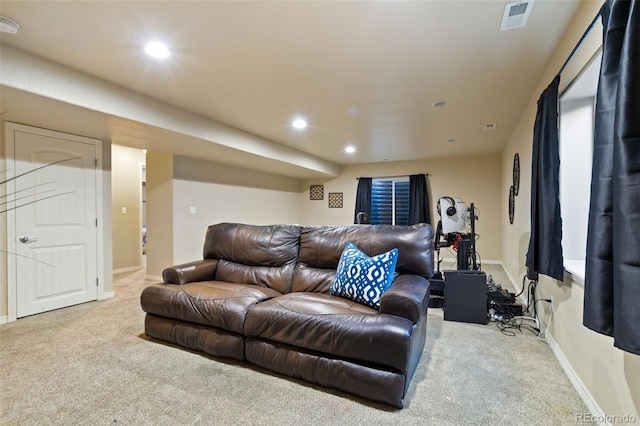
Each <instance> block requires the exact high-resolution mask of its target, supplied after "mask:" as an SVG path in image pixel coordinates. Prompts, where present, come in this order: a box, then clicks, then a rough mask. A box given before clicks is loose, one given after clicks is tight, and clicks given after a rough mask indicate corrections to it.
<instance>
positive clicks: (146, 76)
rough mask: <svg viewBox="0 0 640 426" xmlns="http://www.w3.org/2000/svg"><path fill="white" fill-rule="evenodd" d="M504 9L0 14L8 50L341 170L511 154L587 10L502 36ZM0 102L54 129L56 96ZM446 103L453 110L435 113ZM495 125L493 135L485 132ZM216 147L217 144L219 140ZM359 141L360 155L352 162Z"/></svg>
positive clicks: (196, 8)
mask: <svg viewBox="0 0 640 426" xmlns="http://www.w3.org/2000/svg"><path fill="white" fill-rule="evenodd" d="M506 3H508V2H506V1H489V0H477V1H456V0H448V1H411V2H410V1H269V0H267V1H194V2H187V1H162V2H159V1H158V2H150V1H143V2H134V1H117V2H111V1H85V2H71V1H64V2H61V1H43V2H40V1H7V0H2V2H1V3H0V13H1V14H2V15H3V16H7V17H9V18H11V19H13V20H15V21H17V22H18V23H19V24H20V31H19V32H18V33H17V34H2V35H1V39H0V41H1V42H2V44H3V45H5V46H12V47H13V48H16V49H19V50H21V51H24V52H27V53H29V54H32V55H35V56H38V57H40V58H43V59H45V60H48V61H53V62H56V63H58V64H61V65H63V66H65V67H68V68H71V69H74V70H77V71H80V72H82V73H85V74H87V75H89V76H92V77H95V78H97V79H100V80H104V81H105V82H106V83H109V84H112V85H117V86H120V87H121V88H125V89H127V90H129V91H133V92H136V93H135V95H136V96H139V95H143V96H146V97H150V98H153V99H155V100H158V101H160V102H161V103H162V104H163V105H164V104H168V105H170V106H173V107H176V108H179V109H180V110H184V111H183V112H184V113H185V114H186V116H190V117H200V118H202V119H206V120H209V121H212V122H213V121H215V122H220V123H225V124H227V125H229V126H232V127H234V128H237V129H241V130H243V131H244V132H245V133H249V134H252V135H257V136H258V137H259V138H257V140H258V142H257V143H268V144H271V147H273V146H275V145H274V144H273V143H274V142H275V143H276V144H281V145H284V146H286V147H287V149H288V150H289V152H293V151H295V152H300V153H302V154H304V155H307V156H308V157H307V158H311V159H318V160H320V161H325V162H328V163H332V164H333V165H338V166H339V165H344V164H354V163H371V162H379V161H387V160H388V161H401V160H415V159H423V158H425V159H426V158H438V157H446V156H454V155H474V154H482V153H490V152H499V151H500V150H501V149H502V147H503V146H504V144H505V143H506V141H507V138H508V137H509V135H510V134H511V132H512V130H513V128H514V126H515V125H516V123H517V120H518V119H519V118H520V116H521V114H522V112H523V109H524V107H525V105H526V104H527V102H528V101H529V99H530V98H531V97H532V96H534V93H532V92H533V90H534V89H535V87H536V85H537V83H538V81H539V80H540V78H541V76H542V73H543V72H544V71H545V69H546V67H547V65H548V63H549V60H550V58H551V56H552V55H553V53H554V51H555V49H556V47H557V45H558V43H559V41H560V39H561V38H562V36H563V34H564V31H565V29H566V27H567V26H568V24H569V22H570V21H571V19H572V18H573V16H574V14H575V12H576V10H577V8H578V7H579V5H580V2H579V1H578V0H563V1H550V0H547V1H545V0H537V1H536V2H535V3H534V5H533V11H532V13H531V16H530V18H529V22H528V24H527V26H526V27H525V28H520V29H514V30H510V31H505V32H500V31H499V28H500V20H501V19H502V14H503V10H504V6H505V4H506ZM152 39H158V40H162V41H164V42H165V43H166V44H168V46H169V48H170V49H171V51H172V55H171V57H170V58H169V59H167V60H164V61H157V60H152V59H151V58H149V57H148V56H146V55H145V54H144V52H143V47H144V45H145V43H146V42H148V41H150V40H152ZM0 76H1V74H0ZM51 84H55V82H51ZM3 92H4V93H3V99H2V111H3V112H4V111H6V113H5V115H4V116H3V118H4V119H7V120H10V119H16V116H20V114H24V113H25V111H28V108H27V109H26V110H20V108H19V105H20V104H21V102H22V104H24V105H33V106H34V108H31V112H30V113H31V114H32V116H31V120H32V121H34V122H36V123H37V122H44V121H46V120H45V118H44V117H42V118H41V119H40V120H38V118H37V117H35V115H36V114H45V115H46V108H36V107H35V104H36V103H37V102H39V100H41V101H42V102H51V101H50V100H49V101H45V100H44V99H41V98H42V96H40V97H39V96H34V94H29V93H26V91H25V90H23V89H21V90H9V88H8V87H3ZM35 94H36V95H37V93H35ZM23 95H24V96H25V98H24V99H23V100H22V101H20V99H19V98H20V97H21V96H23ZM5 98H6V99H5ZM9 99H10V101H9ZM25 99H28V102H27V101H26V100H25ZM440 100H448V101H449V102H450V104H449V106H448V107H446V108H441V109H436V108H433V107H432V104H433V103H434V102H436V101H440ZM74 108H75V107H74ZM83 108H85V109H88V110H89V111H93V109H92V107H91V105H84V106H83ZM74 110H75V109H74ZM95 110H96V111H99V109H98V108H95ZM21 111H22V112H21ZM60 111H63V106H62V105H61V106H60ZM93 114H100V116H101V117H102V120H103V123H104V122H105V120H109V121H110V123H111V124H110V125H102V127H103V128H102V129H101V130H100V131H99V133H100V135H98V136H100V137H104V138H108V139H109V140H112V141H114V143H122V144H125V145H130V146H136V147H139V148H143V147H145V148H149V149H156V146H155V145H154V143H158V142H157V140H158V135H157V134H154V133H153V132H152V131H150V127H149V126H148V125H146V124H140V123H136V121H135V120H134V119H132V117H126V116H121V117H117V118H118V120H119V121H118V122H119V123H120V125H113V120H114V117H113V116H109V117H107V116H106V115H105V114H104V112H93ZM296 114H300V115H303V116H305V117H307V118H308V120H309V123H310V124H309V128H308V129H307V130H306V131H305V132H300V131H296V130H294V129H292V128H291V127H290V126H289V121H290V119H291V118H292V117H293V116H295V115H296ZM112 115H113V114H112ZM115 115H117V113H116V114H115ZM68 117H73V116H72V115H69V116H68ZM67 119H68V118H64V117H62V116H61V117H59V119H58V120H57V123H58V126H59V127H62V128H64V130H67V128H69V127H73V126H74V124H73V123H72V122H68V123H67V122H65V120H67ZM75 121H76V122H77V120H75ZM122 123H126V124H122ZM488 123H495V124H496V129H495V130H493V131H485V130H483V126H484V125H485V124H488ZM96 127H100V126H96ZM83 130H84V129H83ZM103 133H104V135H103ZM175 133H177V134H180V133H181V132H180V131H175ZM189 137H193V136H189ZM167 139H171V138H167ZM174 139H175V141H179V140H180V138H174ZM196 139H197V138H196ZM213 139H214V140H210V141H208V142H209V145H208V146H211V143H210V142H214V143H216V142H222V141H221V140H220V141H218V140H215V138H213ZM449 139H456V141H455V142H448V140H449ZM174 143H176V144H177V143H178V142H174ZM349 144H351V145H354V146H355V147H356V148H357V152H356V153H355V154H352V155H348V154H346V153H345V152H344V147H345V146H346V145H349ZM166 145H168V146H170V145H171V142H167V143H166ZM223 145H224V144H223ZM229 147H231V148H233V144H232V143H229V142H227V143H226V148H229ZM174 148H175V149H174V151H175V152H176V153H180V154H184V153H183V152H181V151H180V148H179V147H177V146H176V147H174ZM238 149H240V147H239V148H238ZM161 150H164V151H171V150H172V148H170V147H166V146H164V145H163V147H162V148H161ZM196 151H197V149H196ZM214 151H215V150H214ZM222 151H224V150H222ZM222 151H221V152H222ZM212 152H213V151H212ZM192 154H193V153H192ZM192 154H189V155H192ZM240 154H242V155H239V156H236V157H238V158H235V157H234V158H235V159H230V160H229V162H230V163H236V164H239V163H240V164H251V163H256V164H258V163H260V162H261V160H260V155H255V154H253V155H252V154H247V153H246V150H245V149H244V148H242V149H241V152H240ZM244 156H246V159H245V160H243V158H244ZM205 157H206V156H205ZM213 157H215V156H213ZM217 158H218V159H220V158H223V159H224V152H222V153H221V154H220V155H219V156H218V157H217ZM295 161H298V160H292V163H291V164H290V165H292V166H293V167H292V170H289V168H287V167H282V164H280V165H279V164H278V162H277V161H276V162H275V163H274V162H273V158H271V159H268V161H265V162H264V164H267V163H270V164H271V166H270V167H267V168H269V169H270V170H273V171H280V172H281V173H283V174H288V175H292V176H299V177H305V176H313V175H314V174H317V173H314V172H309V173H306V172H305V171H304V170H303V169H305V168H304V167H302V169H300V168H297V167H296V165H295V164H293V163H295ZM284 162H285V163H287V161H284ZM281 163H282V162H281ZM265 167H266V166H265ZM265 167H263V168H265ZM257 168H260V167H257ZM294 169H295V170H294ZM316 172H317V170H316ZM320 174H322V173H320ZM325 174H327V173H325ZM328 174H331V173H328Z"/></svg>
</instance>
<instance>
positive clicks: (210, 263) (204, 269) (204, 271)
mask: <svg viewBox="0 0 640 426" xmlns="http://www.w3.org/2000/svg"><path fill="white" fill-rule="evenodd" d="M217 267H218V260H217V259H205V260H198V261H195V262H189V263H183V264H182V265H176V266H172V267H170V268H167V269H165V270H164V271H162V279H163V280H164V282H165V284H179V285H183V284H186V283H190V282H194V281H209V280H213V278H214V277H215V275H216V269H217Z"/></svg>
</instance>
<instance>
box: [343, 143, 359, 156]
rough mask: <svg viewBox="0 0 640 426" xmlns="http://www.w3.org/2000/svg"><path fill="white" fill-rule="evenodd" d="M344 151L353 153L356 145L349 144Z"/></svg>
mask: <svg viewBox="0 0 640 426" xmlns="http://www.w3.org/2000/svg"><path fill="white" fill-rule="evenodd" d="M344 152H346V153H347V154H353V153H354V152H356V147H355V146H353V145H349V146H347V147H346V148H345V149H344Z"/></svg>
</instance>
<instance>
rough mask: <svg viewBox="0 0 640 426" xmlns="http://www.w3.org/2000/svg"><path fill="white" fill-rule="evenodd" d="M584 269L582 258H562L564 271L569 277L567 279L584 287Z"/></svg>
mask: <svg viewBox="0 0 640 426" xmlns="http://www.w3.org/2000/svg"><path fill="white" fill-rule="evenodd" d="M584 270H585V261H584V260H574V259H569V260H567V259H565V260H564V272H565V274H566V275H567V276H568V277H569V279H570V280H571V281H572V282H574V283H576V284H578V285H580V286H582V287H584Z"/></svg>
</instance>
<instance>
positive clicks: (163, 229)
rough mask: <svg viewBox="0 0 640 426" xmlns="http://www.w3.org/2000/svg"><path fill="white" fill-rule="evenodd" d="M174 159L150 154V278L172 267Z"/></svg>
mask: <svg viewBox="0 0 640 426" xmlns="http://www.w3.org/2000/svg"><path fill="white" fill-rule="evenodd" d="M172 224H173V156H172V155H169V154H160V153H157V152H151V151H149V152H147V275H150V276H152V277H159V276H160V275H161V274H162V270H163V269H164V268H166V267H167V266H170V265H173V264H174V262H173V235H174V230H173V227H172V226H171V225H172Z"/></svg>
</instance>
